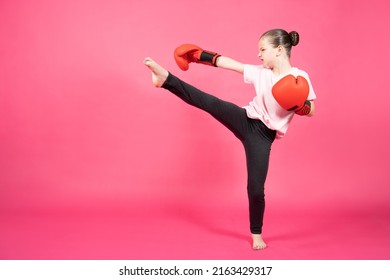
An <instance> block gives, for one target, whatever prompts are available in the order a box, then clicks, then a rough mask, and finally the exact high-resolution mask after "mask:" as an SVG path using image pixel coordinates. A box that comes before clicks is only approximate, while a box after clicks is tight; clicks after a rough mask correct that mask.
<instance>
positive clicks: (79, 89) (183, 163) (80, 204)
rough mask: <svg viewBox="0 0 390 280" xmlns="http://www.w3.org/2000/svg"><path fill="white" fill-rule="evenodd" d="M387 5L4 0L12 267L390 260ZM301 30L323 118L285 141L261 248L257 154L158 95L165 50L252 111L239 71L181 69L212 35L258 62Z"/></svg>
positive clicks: (303, 61) (1, 212)
mask: <svg viewBox="0 0 390 280" xmlns="http://www.w3.org/2000/svg"><path fill="white" fill-rule="evenodd" d="M389 8H390V7H389V4H388V3H387V2H386V1H384V0H383V1H379V0H374V1H363V2H362V1H352V0H347V1H345V0H329V1H303V0H300V1H290V0H275V1H257V0H250V1H230V2H226V1H205V0H200V1H196V2H186V1H174V0H166V1H151V0H144V1H125V0H113V1H102V0H100V1H96V0H70V1H49V0H37V1H27V0H26V1H22V0H15V1H10V0H9V1H5V0H4V1H1V2H0V38H1V44H0V144H1V145H0V172H1V173H0V258H1V259H258V258H264V259H389V257H390V241H389V238H388V236H389V234H390V223H389V219H390V203H389V202H390V188H389V178H390V173H389V158H390V149H389V147H388V143H389V136H388V132H387V129H388V126H389V121H390V114H389V113H388V107H389V105H388V104H387V102H390V97H389V93H388V86H387V84H388V77H387V74H388V65H389V51H388V46H389V43H390V42H389V41H390V40H389V36H388V31H389V30H388V27H389V26H390V20H389V16H388V10H389ZM276 27H281V28H284V29H286V30H289V31H290V30H297V31H298V32H299V33H300V35H301V42H300V44H299V45H298V46H297V47H295V48H294V49H293V52H292V63H293V64H294V65H295V66H297V67H299V68H302V69H304V70H306V71H307V72H308V73H309V74H310V77H311V80H312V83H313V85H314V88H315V91H316V93H317V97H318V99H317V102H316V105H317V115H316V116H315V117H314V118H311V119H309V118H299V117H297V118H295V119H294V122H293V123H292V125H291V127H290V130H289V131H288V133H287V136H286V137H285V138H284V139H283V140H280V141H276V142H275V144H274V146H273V150H272V154H271V166H270V171H269V176H268V179H267V185H266V195H267V209H266V217H265V227H264V237H265V239H266V240H267V241H268V245H269V248H268V249H267V250H265V251H263V252H254V251H252V250H251V249H250V238H249V230H248V213H247V198H246V189H245V187H246V186H245V182H246V173H245V172H246V171H245V158H244V153H243V149H242V147H241V144H240V142H239V141H238V140H236V139H235V138H234V136H233V135H232V134H231V133H230V132H229V131H227V130H226V129H225V128H224V127H223V126H221V125H220V124H219V123H217V122H216V121H215V120H213V119H212V118H211V117H209V116H208V115H207V114H205V113H203V112H200V111H198V110H196V109H193V108H191V107H189V106H188V105H186V104H184V103H183V102H182V101H180V100H179V99H178V98H176V97H175V96H173V95H171V94H170V93H168V92H166V91H164V90H159V89H155V88H154V87H152V85H151V79H150V73H149V71H148V70H147V69H146V68H145V67H144V66H143V64H142V61H143V59H144V57H146V56H151V57H153V58H154V59H155V60H157V61H158V62H160V63H161V64H162V65H164V66H165V67H167V68H168V69H169V70H170V71H172V72H173V73H175V74H176V75H178V76H180V77H181V78H183V79H184V80H186V81H188V82H190V83H192V84H194V85H196V86H198V87H199V88H201V89H203V90H205V91H208V92H210V93H213V94H215V95H217V96H219V97H221V98H223V99H226V100H230V101H232V102H235V103H236V104H238V105H241V106H244V105H246V104H247V103H248V102H249V101H250V100H251V99H252V97H253V95H254V89H253V87H252V86H250V85H246V84H244V83H243V79H242V77H241V76H240V75H237V74H235V73H233V72H228V71H223V70H221V69H217V68H212V67H206V66H203V65H191V66H190V70H189V71H187V72H182V71H180V70H179V68H178V67H177V66H176V65H175V63H174V60H173V55H172V54H173V50H174V48H175V47H176V46H177V45H179V44H182V43H187V42H188V43H195V44H198V45H200V46H202V47H204V48H205V49H208V50H212V51H218V52H219V53H221V54H224V55H227V56H230V57H233V58H235V59H237V60H239V61H242V62H245V63H251V64H259V63H260V61H259V60H258V58H257V41H258V39H259V36H260V35H261V34H262V33H263V32H264V31H266V30H268V29H271V28H276Z"/></svg>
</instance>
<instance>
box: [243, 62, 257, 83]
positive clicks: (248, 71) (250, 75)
mask: <svg viewBox="0 0 390 280" xmlns="http://www.w3.org/2000/svg"><path fill="white" fill-rule="evenodd" d="M258 72H259V67H258V66H256V65H250V64H244V75H243V76H244V82H245V83H247V84H253V83H254V81H255V77H256V73H258Z"/></svg>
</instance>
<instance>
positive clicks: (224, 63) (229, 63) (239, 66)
mask: <svg viewBox="0 0 390 280" xmlns="http://www.w3.org/2000/svg"><path fill="white" fill-rule="evenodd" d="M215 64H216V66H218V67H220V68H224V69H228V70H233V71H235V72H237V73H240V74H243V73H244V64H243V63H241V62H238V61H236V60H234V59H232V58H230V57H227V56H219V57H218V58H217V61H216V63H215Z"/></svg>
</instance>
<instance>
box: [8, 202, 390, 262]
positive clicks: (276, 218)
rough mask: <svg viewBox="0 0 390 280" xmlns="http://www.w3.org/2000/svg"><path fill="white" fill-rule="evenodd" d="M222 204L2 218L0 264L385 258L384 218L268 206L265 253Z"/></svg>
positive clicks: (389, 244) (242, 217)
mask: <svg viewBox="0 0 390 280" xmlns="http://www.w3.org/2000/svg"><path fill="white" fill-rule="evenodd" d="M238 200H240V199H238ZM229 203H231V204H233V203H232V201H228V202H227V201H222V202H221V205H218V206H214V207H211V206H210V205H207V203H206V205H199V204H198V205H196V204H195V203H186V205H183V204H179V203H177V202H174V201H170V202H167V201H160V204H159V205H154V206H153V205H147V204H144V205H142V206H140V205H136V203H135V204H133V205H131V206H127V207H124V206H119V207H118V209H117V210H115V211H112V209H111V211H110V212H104V207H103V208H101V209H100V210H99V211H96V212H94V211H93V210H86V209H84V210H80V211H79V212H78V213H76V212H74V213H71V212H70V211H60V210H58V209H57V210H56V211H52V210H46V211H41V212H38V211H36V212H30V213H26V212H24V213H23V212H22V213H16V212H14V213H10V212H4V211H3V212H2V213H1V216H0V227H1V231H0V259H16V260H18V259H116V260H118V259H130V260H132V259H141V260H142V259H222V260H223V259H281V260H288V259H304V260H305V259H337V260H338V259H389V258H390V249H389V248H390V239H389V238H388V237H389V236H390V223H389V219H390V215H389V212H387V213H386V212H385V211H381V210H380V209H376V210H375V211H376V212H374V211H372V210H370V209H366V210H361V209H360V210H357V209H353V207H352V208H346V209H342V207H340V208H339V209H333V210H330V211H325V210H324V208H323V207H322V210H318V209H315V208H312V209H310V210H309V209H297V208H295V209H294V208H292V209H288V208H287V207H286V205H284V206H282V205H277V204H278V203H277V202H272V203H273V205H269V207H268V208H267V214H266V218H265V224H266V225H265V233H264V237H265V239H266V241H268V245H269V247H268V248H267V249H266V250H264V251H261V252H260V251H253V250H251V248H250V239H249V238H248V237H249V236H248V232H247V226H248V225H247V212H246V208H245V207H244V206H231V205H230V206H229V205H228V204H229ZM243 205H244V203H243ZM121 207H122V209H120V208H121Z"/></svg>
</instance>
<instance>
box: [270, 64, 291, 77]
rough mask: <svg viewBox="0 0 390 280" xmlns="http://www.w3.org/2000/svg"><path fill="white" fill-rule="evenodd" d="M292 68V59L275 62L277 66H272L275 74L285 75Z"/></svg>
mask: <svg viewBox="0 0 390 280" xmlns="http://www.w3.org/2000/svg"><path fill="white" fill-rule="evenodd" d="M291 68H292V67H291V64H290V60H280V61H277V62H276V63H275V66H274V67H273V68H272V72H273V73H274V74H275V75H283V74H286V73H288V72H289V71H290V70H291Z"/></svg>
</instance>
